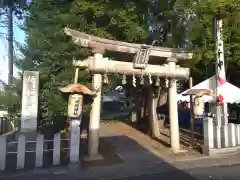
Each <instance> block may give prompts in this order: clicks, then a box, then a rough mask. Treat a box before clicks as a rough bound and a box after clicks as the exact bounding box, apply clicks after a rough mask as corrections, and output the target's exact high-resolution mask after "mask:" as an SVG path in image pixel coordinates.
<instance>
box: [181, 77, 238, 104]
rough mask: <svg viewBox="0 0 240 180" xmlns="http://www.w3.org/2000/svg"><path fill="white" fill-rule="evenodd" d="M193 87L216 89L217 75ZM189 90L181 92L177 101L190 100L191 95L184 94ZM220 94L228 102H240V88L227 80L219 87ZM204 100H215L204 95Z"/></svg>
mask: <svg viewBox="0 0 240 180" xmlns="http://www.w3.org/2000/svg"><path fill="white" fill-rule="evenodd" d="M191 89H208V90H211V91H213V92H214V91H215V89H216V77H215V76H212V77H211V78H209V79H206V80H205V81H203V82H201V83H199V84H197V85H195V86H193V87H192V88H191ZM187 91H188V90H186V91H184V92H182V93H180V94H178V95H177V101H187V102H189V101H190V96H184V95H183V94H185V93H186V92H187ZM219 92H220V94H221V95H222V96H223V97H224V101H225V102H227V103H240V88H238V87H236V86H234V85H232V84H230V83H228V82H226V83H225V84H223V85H221V86H220V88H219ZM202 100H203V101H204V102H211V101H215V100H214V98H213V97H211V96H203V97H202Z"/></svg>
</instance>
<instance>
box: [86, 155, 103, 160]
mask: <svg viewBox="0 0 240 180" xmlns="http://www.w3.org/2000/svg"><path fill="white" fill-rule="evenodd" d="M83 159H84V161H99V160H103V159H104V157H103V156H102V155H101V154H94V155H87V156H85V157H84V158H83Z"/></svg>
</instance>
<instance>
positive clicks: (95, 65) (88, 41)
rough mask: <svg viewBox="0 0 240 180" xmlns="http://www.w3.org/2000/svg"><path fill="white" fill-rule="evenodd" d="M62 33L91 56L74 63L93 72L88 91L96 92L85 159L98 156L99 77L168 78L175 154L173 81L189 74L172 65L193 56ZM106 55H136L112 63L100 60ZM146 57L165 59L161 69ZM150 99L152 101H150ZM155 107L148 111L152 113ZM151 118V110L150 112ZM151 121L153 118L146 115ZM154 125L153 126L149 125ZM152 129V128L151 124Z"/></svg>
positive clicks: (176, 131) (177, 143)
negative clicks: (111, 75)
mask: <svg viewBox="0 0 240 180" xmlns="http://www.w3.org/2000/svg"><path fill="white" fill-rule="evenodd" d="M64 31H65V33H66V34H67V35H68V36H71V37H72V40H73V42H74V43H75V44H77V45H79V46H82V47H88V48H91V49H92V52H93V56H92V57H89V58H88V59H86V60H84V61H81V60H78V61H76V62H75V66H78V67H86V68H87V69H88V70H89V71H91V72H93V73H94V74H93V78H92V79H93V81H92V89H93V91H97V93H96V97H95V98H94V101H93V103H92V107H91V112H90V125H89V136H88V155H89V159H90V160H95V159H99V158H101V156H100V155H99V153H98V147H99V125H100V109H101V87H102V73H106V72H107V73H121V74H125V75H136V76H146V75H151V76H157V77H170V78H171V85H170V87H169V116H170V132H171V148H172V151H173V152H176V153H177V152H179V150H180V140H179V124H178V109H177V100H176V95H177V86H176V81H177V79H188V78H189V75H190V72H189V69H188V68H183V67H179V66H177V65H176V63H177V62H178V60H181V59H191V58H192V56H193V53H190V52H187V51H184V50H180V49H172V48H163V47H154V46H149V45H145V44H133V43H126V42H121V41H114V40H109V39H104V38H100V37H97V36H92V35H88V34H86V33H82V32H79V31H76V30H73V29H69V28H65V29H64ZM106 51H114V52H121V53H130V54H136V56H135V58H134V60H133V62H124V61H112V60H109V59H108V58H103V55H104V53H105V52H106ZM150 56H155V57H163V58H166V63H165V64H164V65H152V64H148V60H149V57H150ZM151 98H153V97H151ZM153 108H155V107H152V109H153ZM151 114H153V110H152V111H151ZM150 117H153V115H150ZM153 124H154V123H153ZM155 125H156V124H155Z"/></svg>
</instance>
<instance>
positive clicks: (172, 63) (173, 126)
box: [167, 58, 180, 153]
mask: <svg viewBox="0 0 240 180" xmlns="http://www.w3.org/2000/svg"><path fill="white" fill-rule="evenodd" d="M167 62H168V66H169V68H170V69H171V70H174V69H176V62H177V59H176V58H168V59H167ZM169 119H170V120H169V122H170V136H171V148H172V151H173V152H174V153H177V152H179V151H180V137H179V122H178V107H177V81H176V79H171V83H170V87H169Z"/></svg>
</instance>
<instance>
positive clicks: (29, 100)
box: [21, 71, 39, 132]
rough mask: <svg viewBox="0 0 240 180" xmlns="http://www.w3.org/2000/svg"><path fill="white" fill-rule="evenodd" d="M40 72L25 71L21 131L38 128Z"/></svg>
mask: <svg viewBox="0 0 240 180" xmlns="http://www.w3.org/2000/svg"><path fill="white" fill-rule="evenodd" d="M38 90H39V72H38V71H24V74H23V88H22V113H21V132H29V131H36V130H37V116H38Z"/></svg>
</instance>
